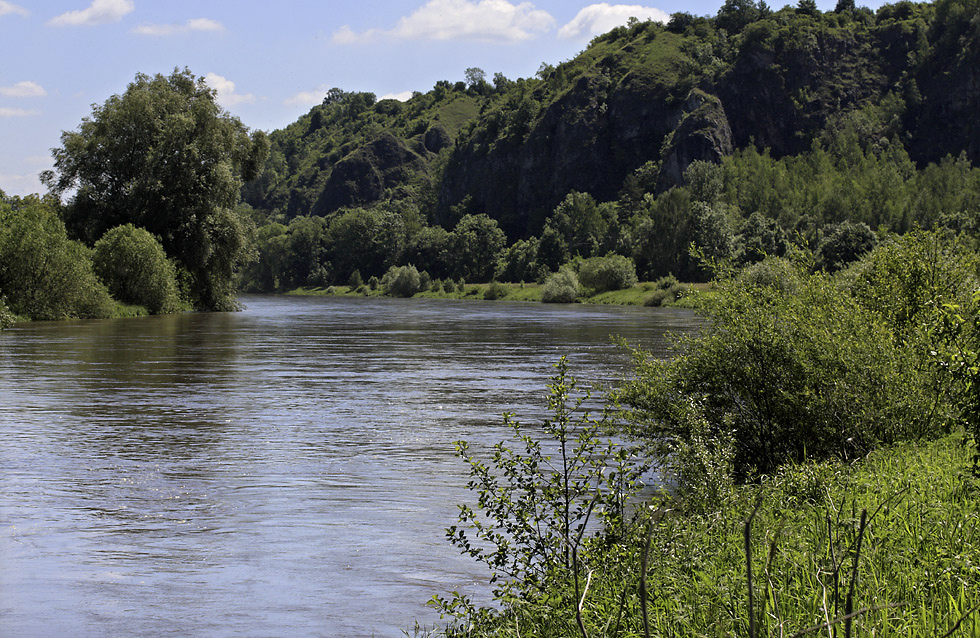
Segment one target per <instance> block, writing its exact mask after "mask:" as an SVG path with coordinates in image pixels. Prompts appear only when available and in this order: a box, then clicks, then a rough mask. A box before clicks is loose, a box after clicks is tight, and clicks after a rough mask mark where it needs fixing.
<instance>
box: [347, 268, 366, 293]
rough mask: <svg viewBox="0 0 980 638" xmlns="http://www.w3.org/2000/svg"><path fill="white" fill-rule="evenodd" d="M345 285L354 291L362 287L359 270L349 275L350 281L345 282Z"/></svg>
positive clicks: (362, 280) (362, 282) (362, 281)
mask: <svg viewBox="0 0 980 638" xmlns="http://www.w3.org/2000/svg"><path fill="white" fill-rule="evenodd" d="M347 285H348V286H350V287H351V288H355V289H356V288H360V287H361V286H363V285H364V279H363V278H362V277H361V271H360V270H355V271H354V272H352V273H351V274H350V280H349V281H348V282H347Z"/></svg>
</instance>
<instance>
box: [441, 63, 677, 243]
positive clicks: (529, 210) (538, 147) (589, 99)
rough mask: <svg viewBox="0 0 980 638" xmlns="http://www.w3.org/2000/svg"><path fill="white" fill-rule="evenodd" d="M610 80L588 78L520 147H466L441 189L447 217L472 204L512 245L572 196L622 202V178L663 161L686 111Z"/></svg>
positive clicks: (459, 151)
mask: <svg viewBox="0 0 980 638" xmlns="http://www.w3.org/2000/svg"><path fill="white" fill-rule="evenodd" d="M663 97H664V96H663V95H657V96H654V95H650V94H649V93H648V92H644V91H642V90H640V89H639V88H638V87H637V86H635V85H634V84H632V83H631V82H630V81H629V79H627V80H626V81H625V82H619V83H616V82H614V81H613V80H612V79H611V78H609V77H608V76H606V75H601V74H600V75H589V76H585V77H581V78H579V79H578V81H577V82H576V83H575V85H574V86H573V87H572V88H571V89H570V90H569V91H568V92H567V93H566V94H565V95H563V96H562V97H560V98H559V99H557V100H556V101H554V102H553V103H552V104H551V105H550V106H549V107H548V108H547V109H546V110H545V112H544V113H543V114H542V115H541V116H540V118H539V119H538V121H537V122H536V123H535V125H534V127H533V128H532V129H531V131H530V132H529V134H528V135H527V137H526V139H525V140H523V141H522V142H520V143H513V142H510V141H504V142H502V143H496V144H486V143H481V142H477V141H476V139H475V138H473V139H470V140H469V141H468V142H466V143H464V144H463V145H461V146H459V147H458V148H457V149H456V151H455V153H454V154H453V156H452V158H451V161H450V162H449V165H448V166H447V168H446V173H445V175H444V177H443V181H442V191H441V193H440V203H441V206H440V212H441V214H442V215H443V219H445V215H446V213H447V211H448V209H449V207H450V206H452V205H453V204H455V203H457V202H459V201H462V200H463V198H464V197H466V196H469V197H470V198H472V205H473V206H475V207H476V208H478V209H479V212H486V213H487V214H489V215H490V216H491V217H494V218H495V219H497V220H498V222H499V223H500V226H501V228H503V229H504V231H505V232H506V233H507V234H508V236H510V237H519V236H522V235H526V234H532V233H533V234H536V233H539V232H540V230H541V226H542V224H543V223H544V220H545V218H546V217H547V215H548V214H549V213H550V212H551V211H552V210H553V209H554V207H555V206H556V205H557V204H558V203H559V202H560V201H561V200H562V199H563V198H564V197H565V195H566V194H567V193H568V192H569V191H572V190H575V191H579V192H587V193H590V194H592V195H593V196H594V197H595V198H596V199H599V200H609V199H615V198H616V195H617V192H618V190H619V189H620V188H621V187H622V183H623V178H624V176H625V175H627V174H628V173H629V172H631V171H632V170H634V169H636V168H637V167H638V166H641V165H643V164H644V163H645V162H646V161H647V160H649V159H651V158H656V157H657V156H659V151H660V145H661V144H662V143H663V140H664V137H665V136H666V135H667V134H668V133H670V132H671V130H673V128H674V126H676V124H677V123H678V122H679V121H680V116H681V111H680V108H679V107H677V106H670V105H668V104H667V103H666V102H665V100H664V99H663Z"/></svg>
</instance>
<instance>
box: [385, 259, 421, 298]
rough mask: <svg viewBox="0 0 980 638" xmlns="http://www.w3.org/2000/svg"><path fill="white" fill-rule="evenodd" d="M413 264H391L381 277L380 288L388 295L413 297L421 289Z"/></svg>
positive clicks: (416, 270)
mask: <svg viewBox="0 0 980 638" xmlns="http://www.w3.org/2000/svg"><path fill="white" fill-rule="evenodd" d="M421 283H422V282H421V277H420V276H419V271H418V269H417V268H415V266H411V265H409V266H392V267H391V268H389V269H388V272H386V273H385V276H384V277H382V278H381V288H382V289H384V291H385V294H386V295H388V296H389V297H413V296H415V293H417V292H419V291H420V290H421V289H422V286H421Z"/></svg>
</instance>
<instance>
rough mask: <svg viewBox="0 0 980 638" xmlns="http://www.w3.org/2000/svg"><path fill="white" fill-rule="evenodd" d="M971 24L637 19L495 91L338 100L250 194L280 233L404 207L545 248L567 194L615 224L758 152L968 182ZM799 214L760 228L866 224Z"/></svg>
mask: <svg viewBox="0 0 980 638" xmlns="http://www.w3.org/2000/svg"><path fill="white" fill-rule="evenodd" d="M978 11H980V9H978V2H977V0H940V1H939V2H936V3H919V4H916V3H911V2H906V1H903V2H899V3H897V4H893V5H886V6H884V7H882V8H881V9H879V10H878V11H877V12H872V11H870V10H869V9H866V8H856V7H854V6H853V3H852V2H850V3H849V2H848V0H841V2H839V3H838V6H837V9H836V10H835V11H833V12H826V13H823V12H820V11H819V10H817V9H816V7H815V6H814V5H813V3H812V2H808V1H807V0H803V1H801V2H800V4H799V6H797V7H784V8H783V9H780V10H778V11H773V10H771V9H769V8H768V7H767V6H766V5H765V3H764V2H760V3H759V4H755V3H753V2H751V1H750V0H728V2H726V3H725V5H724V6H723V7H722V8H721V10H720V11H719V12H718V14H717V15H716V16H714V17H700V16H693V15H690V14H685V13H677V14H674V15H673V16H672V17H671V19H670V21H669V23H668V24H666V25H662V24H660V23H655V22H649V21H648V22H638V21H635V20H634V21H631V23H630V24H628V25H626V26H623V27H619V28H616V29H614V30H612V31H610V32H609V33H606V34H604V35H601V36H599V37H597V38H595V39H594V40H593V41H592V42H591V44H590V45H589V46H588V48H586V49H585V50H584V51H583V52H581V53H580V54H579V55H578V56H576V57H575V58H574V59H572V60H569V61H567V62H563V63H561V64H559V65H557V66H548V65H542V68H541V69H540V70H539V72H538V74H537V77H535V78H522V79H518V80H509V79H507V78H505V77H503V76H502V75H501V74H497V75H495V76H494V77H493V80H492V82H487V81H486V79H485V74H484V73H483V72H482V71H481V70H479V69H470V70H468V72H467V80H468V82H465V83H464V82H456V83H455V84H453V83H450V82H448V81H441V82H439V83H437V84H436V86H435V87H433V89H432V90H430V91H428V92H426V93H416V94H414V96H413V97H412V98H411V99H410V100H408V101H407V102H404V103H401V102H396V101H394V100H381V101H377V100H376V98H375V96H374V95H373V94H370V93H347V92H344V91H341V90H339V89H335V90H333V91H331V93H330V95H328V96H327V98H326V99H325V100H324V102H323V104H321V105H319V106H316V107H314V108H313V109H311V111H310V112H309V113H308V114H306V115H304V116H303V117H301V118H300V119H299V120H298V121H297V122H295V123H294V124H292V125H290V126H288V127H287V128H285V129H283V130H280V131H275V132H273V133H271V134H270V140H271V143H272V151H271V153H270V157H269V159H268V161H267V163H266V166H265V168H264V171H263V172H262V173H261V175H260V176H259V177H258V178H257V179H256V180H254V181H253V182H251V183H249V184H247V185H246V186H245V188H244V191H243V197H244V200H245V202H246V203H247V204H249V205H250V206H251V207H252V208H253V209H255V210H256V211H258V215H256V217H257V218H258V219H259V220H260V221H265V220H268V221H275V222H279V223H282V224H287V223H288V222H289V220H291V219H293V218H296V217H299V216H309V215H312V216H317V217H321V218H324V219H330V218H332V217H335V216H337V215H338V214H340V213H342V212H344V211H349V210H351V209H356V208H379V207H380V208H384V209H385V210H388V211H392V210H397V211H399V214H400V215H401V217H402V218H403V221H404V218H405V214H406V212H405V211H406V210H410V211H412V212H411V213H410V216H411V217H413V219H409V220H408V221H407V222H406V223H407V228H408V230H406V232H407V233H408V235H411V234H412V232H413V231H412V228H417V227H439V228H443V229H445V230H447V231H450V230H452V229H453V228H455V226H456V224H457V223H458V221H459V220H460V219H461V218H463V217H464V216H466V215H481V214H485V215H487V216H488V217H489V218H490V219H492V220H493V221H495V222H496V223H497V224H498V225H499V227H500V228H501V229H502V230H503V231H504V233H505V234H506V237H507V241H508V243H513V242H514V241H516V240H519V239H536V238H543V237H544V235H543V234H544V233H545V232H546V231H547V227H548V225H549V223H550V224H551V226H552V227H554V229H555V230H556V231H557V230H559V229H558V228H557V227H558V226H560V223H558V222H557V221H552V222H549V220H554V218H555V215H556V210H557V209H558V207H559V206H560V205H561V204H562V203H563V202H565V201H566V199H567V198H568V197H569V195H570V194H585V195H587V196H588V197H590V198H591V199H592V200H593V202H596V203H599V204H602V203H610V204H611V205H616V206H617V207H618V208H617V210H616V211H614V212H613V214H610V213H609V211H606V212H605V213H604V214H605V215H606V218H607V221H609V220H611V219H612V217H616V218H617V219H616V220H615V221H617V222H618V223H619V224H618V227H619V228H620V229H622V226H623V223H625V222H627V221H629V220H631V219H632V222H635V221H636V219H635V216H636V212H637V207H638V206H639V205H640V203H642V201H643V197H644V196H645V195H649V196H650V197H653V198H657V199H661V198H662V196H663V195H664V194H666V193H667V192H669V191H670V189H671V188H672V187H676V186H684V185H687V177H686V176H685V173H686V171H687V170H688V168H689V167H690V166H691V165H692V163H694V162H708V163H710V164H713V165H719V164H725V162H728V163H729V164H731V161H732V158H740V157H741V158H745V157H746V156H749V155H752V154H753V153H754V154H757V155H759V156H764V157H765V158H766V161H767V162H786V161H789V160H790V158H802V157H808V158H810V159H808V160H807V162H810V163H812V161H811V160H813V157H814V156H813V155H812V154H813V153H818V154H819V153H820V152H825V153H827V154H828V157H829V161H830V163H831V164H833V165H834V166H835V167H836V170H838V172H840V173H841V174H847V173H850V172H852V171H853V170H854V169H855V164H854V162H855V161H856V155H859V154H860V155H863V156H864V158H866V159H867V158H872V157H873V158H875V161H879V162H887V163H890V164H894V165H896V166H900V167H901V170H902V171H906V174H903V177H902V179H903V180H904V181H906V182H907V181H908V180H909V179H910V174H907V169H908V170H911V171H912V172H913V173H915V174H916V175H918V174H921V173H922V172H923V171H926V170H927V169H928V167H929V166H930V165H939V164H942V163H943V162H944V160H945V161H946V162H947V163H948V162H952V161H953V158H955V159H958V160H959V163H960V166H961V168H964V167H966V169H967V170H968V171H969V170H972V166H974V165H976V163H977V162H978V160H980V124H978V120H977V118H976V113H978V112H980V22H978V21H977V19H976V15H978ZM897 149H900V151H898V150H897ZM886 155H887V156H888V158H887V159H882V158H883V157H885V156H886ZM869 161H870V160H869ZM739 162H740V161H739V160H737V159H736V162H735V163H736V164H739ZM743 163H744V162H743ZM783 166H785V164H784V165H783ZM733 170H735V172H738V171H740V170H741V169H733ZM742 172H744V171H742ZM725 175H726V178H725V179H726V180H728V179H729V178H730V177H731V173H730V172H726V173H725ZM743 177H744V175H743ZM970 179H972V178H970ZM739 188H741V187H740V186H739V185H734V184H732V183H730V181H726V182H725V184H724V193H725V195H724V196H723V197H722V200H723V201H724V203H725V204H726V205H728V206H729V209H728V210H726V211H725V216H726V217H727V219H728V222H729V223H730V225H731V226H732V230H733V232H735V233H738V232H740V231H741V229H742V228H741V227H742V226H743V225H744V222H745V221H746V220H748V218H749V217H750V216H751V215H752V213H755V212H759V208H758V207H756V208H755V209H754V210H752V209H746V208H741V207H739V208H738V209H737V210H732V208H731V207H732V206H737V205H738V202H737V201H735V199H733V198H734V195H732V193H733V192H734V191H738V190H739ZM675 203H676V202H675ZM818 203H819V202H818ZM970 210H972V209H970V207H969V206H967V209H966V210H965V211H964V210H959V211H957V210H948V211H945V212H946V213H950V214H952V213H963V212H966V213H967V214H968V216H969V215H972V213H971V212H970ZM716 212H717V211H716ZM804 212H805V211H800V210H796V211H789V213H792V214H790V215H789V217H788V219H790V222H787V220H786V219H784V218H786V217H787V211H778V210H777V211H768V212H767V215H768V217H769V218H770V219H772V220H775V221H776V222H778V223H779V224H780V225H781V226H782V230H783V231H785V232H786V233H789V234H790V235H792V234H793V233H796V232H799V231H801V230H802V231H804V234H806V235H807V239H809V240H813V241H815V242H819V241H820V240H821V238H822V235H821V233H820V232H819V231H820V229H821V228H822V227H823V226H824V225H825V224H826V223H840V222H842V221H857V220H852V219H851V218H850V215H849V214H848V213H847V212H844V213H843V214H837V215H835V216H833V218H832V219H817V220H815V221H814V220H811V222H812V223H810V224H809V226H808V227H807V228H800V227H797V226H796V225H795V224H796V223H798V222H799V219H800V217H801V215H802V214H803V213H804ZM902 214H903V215H904V217H905V222H904V223H908V222H910V221H917V220H913V219H912V218H914V217H915V214H911V215H910V214H908V213H907V212H906V213H902ZM573 217H574V215H573ZM632 222H631V223H632ZM901 223H902V222H901V220H900V219H899V220H898V222H897V223H896V220H895V219H890V220H887V221H886V223H885V225H886V228H887V229H890V230H896V229H898V230H900V229H899V228H897V227H898V226H900V225H901ZM614 225H615V224H614ZM632 225H633V227H634V229H633V230H637V228H636V224H635V223H632ZM880 225H881V223H878V224H874V225H871V229H872V230H873V231H880V230H881V229H880V228H879V226H880ZM610 228H611V226H610V224H608V223H607V224H606V230H607V231H609V229H610ZM648 230H649V229H648ZM572 234H574V233H572ZM565 235H566V237H565V239H566V242H572V243H574V242H575V241H576V238H574V237H572V236H571V235H570V234H569V233H567V232H566V233H565ZM635 235H636V233H635V232H634V233H633V237H632V239H631V240H630V241H633V242H634V243H635V240H636V236H635ZM405 240H406V246H407V245H409V244H411V237H409V236H406V238H405ZM607 240H608V241H600V242H599V243H600V244H603V247H604V249H605V250H606V251H608V250H615V251H617V252H622V253H623V254H626V255H627V256H631V257H634V259H635V258H636V255H635V254H634V253H635V252H636V250H635V246H633V247H632V248H630V247H623V246H621V245H619V244H622V242H623V237H622V234H620V236H619V237H612V238H607ZM617 246H618V247H617ZM681 249H685V250H686V243H683V244H681ZM327 252H329V251H327ZM576 252H577V251H576V250H574V247H573V248H572V249H571V250H570V254H569V255H568V257H574V256H575V254H576ZM578 253H579V254H582V256H586V257H587V256H589V255H587V254H584V253H582V251H578ZM393 260H394V261H393V263H394V262H397V261H405V255H404V254H403V255H402V256H401V257H400V258H399V257H396V258H393ZM641 261H642V260H641ZM538 265H540V263H539V264H538ZM558 265H560V264H558ZM637 265H638V267H641V269H642V264H640V263H638V264H637ZM551 266H552V267H551V269H552V270H554V269H555V267H556V266H555V265H554V264H552V265H551ZM327 270H328V271H329V268H328V269H327ZM446 270H447V271H448V270H451V268H450V269H446ZM655 270H656V269H655ZM670 270H671V271H673V272H675V274H679V273H678V268H672V269H670ZM681 270H683V268H681ZM651 274H656V272H651ZM662 274H666V273H662ZM338 276H339V277H340V278H342V277H343V276H346V274H345V273H333V277H334V279H337V277H338Z"/></svg>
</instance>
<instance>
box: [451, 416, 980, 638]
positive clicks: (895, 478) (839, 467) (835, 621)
mask: <svg viewBox="0 0 980 638" xmlns="http://www.w3.org/2000/svg"><path fill="white" fill-rule="evenodd" d="M972 454H973V445H972V443H968V442H967V440H966V439H964V436H963V434H962V433H960V434H955V435H952V436H949V437H946V438H944V439H941V440H938V441H934V442H929V443H921V444H911V443H910V444H903V445H898V446H895V447H892V448H888V449H881V450H878V451H875V452H873V453H871V454H870V455H868V456H867V457H864V458H861V459H858V460H856V461H854V462H852V463H843V462H825V463H803V464H794V465H789V466H786V467H784V468H782V469H780V470H779V471H778V472H776V473H775V474H774V475H772V476H769V477H766V478H765V479H764V480H763V481H762V482H761V484H755V485H746V486H741V487H737V488H735V489H733V490H732V491H731V493H730V494H728V496H727V497H726V498H725V499H723V501H722V503H721V506H720V507H719V508H717V509H712V510H711V511H708V512H703V513H691V512H688V511H685V512H684V514H683V515H676V516H675V515H670V514H668V515H665V516H662V517H661V518H660V519H659V520H657V521H656V522H654V523H652V524H651V527H650V528H647V527H639V528H636V529H634V530H633V533H632V541H631V542H630V546H631V550H630V551H624V552H623V553H622V554H620V555H618V556H617V557H616V560H615V561H609V562H606V563H604V564H601V565H595V567H597V569H596V570H595V571H594V572H591V573H590V574H589V576H590V586H589V588H588V589H587V591H586V592H585V594H584V595H580V596H578V597H576V596H575V595H574V593H573V589H574V588H573V587H572V583H570V582H569V583H560V584H559V583H555V584H554V585H553V586H552V587H549V588H548V589H547V590H546V591H544V592H542V593H541V595H540V596H538V597H534V598H532V599H527V600H522V601H520V604H515V605H513V606H509V607H508V608H507V610H506V611H505V612H504V613H501V614H488V615H483V616H482V617H479V619H478V621H477V622H476V624H475V625H474V626H470V627H467V629H466V630H465V631H456V630H454V629H453V628H450V629H449V630H448V631H447V634H448V635H450V636H462V635H465V636H469V637H475V636H518V635H521V636H572V635H581V630H580V628H579V626H578V625H577V622H576V613H575V609H576V607H577V606H580V607H581V609H582V616H583V623H584V624H585V626H586V628H587V629H588V630H589V633H588V635H590V636H591V635H603V633H602V629H603V628H606V629H607V630H608V631H610V632H611V633H610V634H609V635H631V636H643V635H647V636H669V635H676V636H708V635H725V636H733V635H734V636H751V635H756V636H777V635H778V636H817V635H824V636H827V635H854V636H865V635H867V636H871V635H876V636H922V637H926V636H929V637H932V636H976V635H980V594H978V593H977V592H980V499H978V498H977V494H978V481H977V478H976V477H974V476H972V475H971V473H970V464H971V460H972ZM677 507H680V508H681V509H684V508H683V506H681V505H680V504H678V503H672V502H671V501H670V500H669V499H668V500H666V501H664V502H662V503H660V508H661V511H668V512H669V511H671V510H672V509H674V508H677ZM648 529H649V535H648ZM747 539H748V541H749V543H748V546H747ZM747 547H748V549H749V554H748V556H749V560H748V561H746V549H747ZM747 563H748V564H749V565H751V569H750V570H749V569H747ZM644 567H645V573H646V581H645V583H644V587H643V588H641V586H640V583H639V581H640V579H639V575H640V574H641V573H644ZM583 580H584V577H583ZM644 591H645V596H646V604H645V605H643V604H641V602H640V599H639V598H638V592H640V594H639V595H643V594H642V592H644ZM750 618H751V619H752V620H751V621H750ZM644 623H646V624H647V627H646V628H645V627H644ZM750 625H751V626H753V629H750ZM753 631H754V633H752V632H753Z"/></svg>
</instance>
